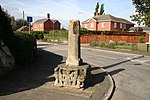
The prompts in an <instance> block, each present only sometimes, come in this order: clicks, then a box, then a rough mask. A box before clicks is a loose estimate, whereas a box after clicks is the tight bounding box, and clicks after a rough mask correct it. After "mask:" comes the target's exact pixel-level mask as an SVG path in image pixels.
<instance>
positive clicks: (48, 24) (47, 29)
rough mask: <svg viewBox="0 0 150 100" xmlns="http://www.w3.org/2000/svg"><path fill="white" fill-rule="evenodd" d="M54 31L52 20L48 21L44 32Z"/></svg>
mask: <svg viewBox="0 0 150 100" xmlns="http://www.w3.org/2000/svg"><path fill="white" fill-rule="evenodd" d="M50 30H53V22H52V21H51V20H47V21H46V22H45V23H44V30H43V31H50Z"/></svg>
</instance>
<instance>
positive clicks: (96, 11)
mask: <svg viewBox="0 0 150 100" xmlns="http://www.w3.org/2000/svg"><path fill="white" fill-rule="evenodd" d="M98 9H99V2H97V3H96V7H95V12H94V15H96V13H98Z"/></svg>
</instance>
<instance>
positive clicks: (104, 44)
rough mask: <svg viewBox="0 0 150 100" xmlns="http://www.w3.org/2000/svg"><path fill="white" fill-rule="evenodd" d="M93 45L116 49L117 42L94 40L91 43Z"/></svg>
mask: <svg viewBox="0 0 150 100" xmlns="http://www.w3.org/2000/svg"><path fill="white" fill-rule="evenodd" d="M90 46H91V47H103V48H111V49H115V48H116V46H117V43H115V42H110V41H109V42H103V41H102V42H96V41H92V42H91V43H90Z"/></svg>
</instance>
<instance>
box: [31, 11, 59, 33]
mask: <svg viewBox="0 0 150 100" xmlns="http://www.w3.org/2000/svg"><path fill="white" fill-rule="evenodd" d="M60 25H61V23H60V22H59V21H58V20H52V19H50V14H47V18H45V19H40V20H37V21H35V22H34V23H33V24H32V31H50V30H60Z"/></svg>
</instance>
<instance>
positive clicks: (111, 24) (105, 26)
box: [82, 14, 134, 31]
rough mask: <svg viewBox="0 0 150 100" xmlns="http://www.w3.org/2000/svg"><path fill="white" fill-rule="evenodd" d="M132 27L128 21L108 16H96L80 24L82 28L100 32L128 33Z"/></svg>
mask: <svg viewBox="0 0 150 100" xmlns="http://www.w3.org/2000/svg"><path fill="white" fill-rule="evenodd" d="M133 26H134V24H133V23H131V22H129V21H128V20H126V19H123V18H117V17H114V16H112V15H110V14H106V15H96V16H94V17H92V18H90V19H87V20H85V21H83V22H82V27H83V28H86V29H88V30H100V31H118V30H120V31H128V30H129V28H130V27H133Z"/></svg>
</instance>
